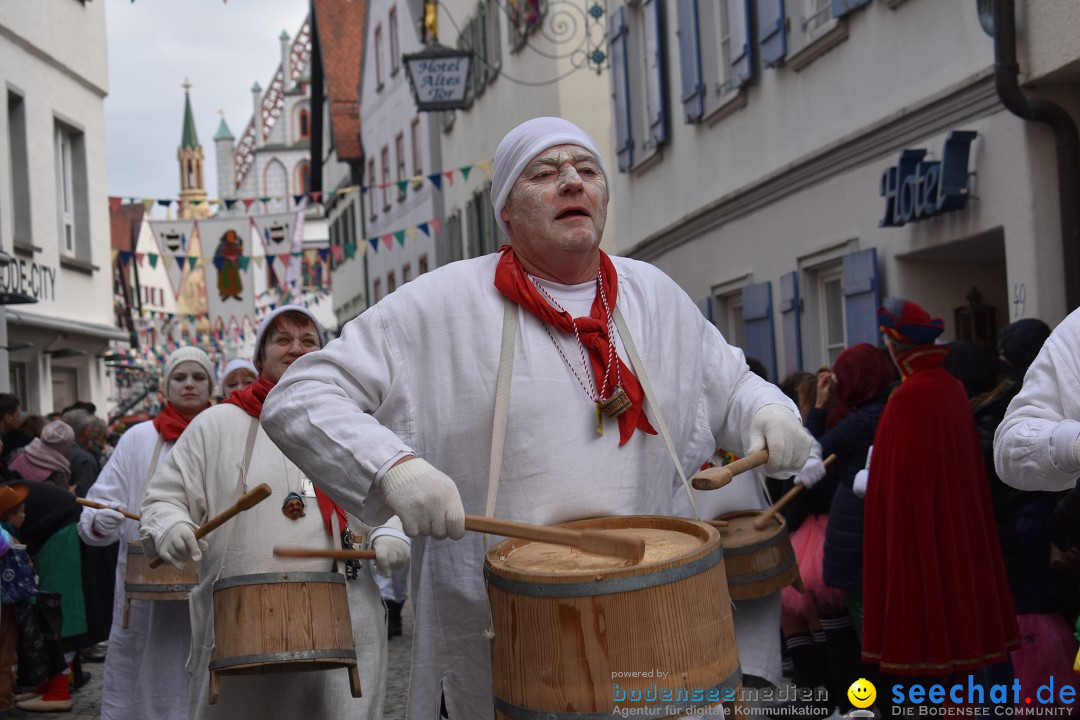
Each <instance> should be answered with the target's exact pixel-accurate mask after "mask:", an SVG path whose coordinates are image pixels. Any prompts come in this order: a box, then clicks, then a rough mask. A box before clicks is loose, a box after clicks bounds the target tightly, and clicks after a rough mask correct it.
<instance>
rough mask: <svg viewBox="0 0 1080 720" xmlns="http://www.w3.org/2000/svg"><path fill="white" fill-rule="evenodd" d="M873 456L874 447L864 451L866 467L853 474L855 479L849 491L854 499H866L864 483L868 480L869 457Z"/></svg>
mask: <svg viewBox="0 0 1080 720" xmlns="http://www.w3.org/2000/svg"><path fill="white" fill-rule="evenodd" d="M873 454H874V446H873V445H871V446H870V449H869V450H867V451H866V467H864V468H863V469H862V470H860V471H859V472H857V473H855V479H854V480H852V481H851V491H852V492H853V493H855V497H861V498H864V497H866V482H867V481H868V480H869V479H870V456H871V455H873Z"/></svg>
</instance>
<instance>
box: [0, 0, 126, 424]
mask: <svg viewBox="0 0 1080 720" xmlns="http://www.w3.org/2000/svg"><path fill="white" fill-rule="evenodd" d="M105 42H106V41H105V9H104V5H103V3H100V2H97V3H95V2H75V1H73V0H45V1H44V2H40V3H22V2H16V1H15V0H4V1H3V2H2V3H0V84H2V85H3V87H4V90H5V93H6V99H7V103H6V111H5V112H4V113H2V114H0V138H2V142H0V250H3V252H4V253H5V256H4V257H3V258H2V259H3V260H4V261H5V263H4V264H3V266H2V267H0V291H2V292H3V293H4V298H5V301H6V302H7V303H9V304H7V305H6V306H5V307H3V308H0V346H2V349H0V390H3V391H8V392H13V393H15V394H17V395H18V396H19V397H20V398H21V400H22V406H23V409H24V410H27V411H30V412H34V413H41V414H46V413H49V412H53V411H55V410H59V409H62V408H63V407H65V406H67V405H69V404H71V403H73V402H75V401H76V400H85V401H90V402H93V403H95V404H96V405H97V406H98V408H99V412H101V413H104V412H107V411H108V409H109V400H108V395H109V388H108V384H107V377H106V372H105V366H104V363H103V361H102V359H101V358H102V356H103V355H104V354H105V352H106V351H107V350H108V346H109V341H110V340H127V339H128V335H127V334H126V333H124V332H122V331H121V330H119V329H117V328H116V327H115V325H114V315H113V296H112V294H113V292H112V263H111V253H110V242H109V205H108V190H107V180H106V155H105V113H104V100H105V96H106V94H107V93H108V72H107V65H106V44H105ZM20 296H21V299H22V300H23V301H26V300H30V299H32V300H33V301H34V302H33V304H11V303H14V302H17V301H18V300H19V299H20Z"/></svg>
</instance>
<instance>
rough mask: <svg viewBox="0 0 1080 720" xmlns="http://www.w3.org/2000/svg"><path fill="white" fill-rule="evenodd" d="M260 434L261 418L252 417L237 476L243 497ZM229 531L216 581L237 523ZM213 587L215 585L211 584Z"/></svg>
mask: <svg viewBox="0 0 1080 720" xmlns="http://www.w3.org/2000/svg"><path fill="white" fill-rule="evenodd" d="M258 434H259V418H257V417H252V418H251V424H250V425H248V435H247V443H246V444H245V445H244V462H243V464H242V465H240V474H239V476H238V477H237V485H239V488H238V492H237V497H238V498H239V497H243V496H244V494H245V493H246V492H247V491H248V486H247V485H248V483H247V474H248V468H249V467H251V453H252V451H253V450H254V449H255V436H256V435H258ZM228 525H229V533H228V535H227V536H226V538H225V548H224V550H223V552H222V553H221V564H220V565H218V569H217V572H216V573H215V574H214V581H215V582H217V580H218V579H219V578H221V571H222V570H224V569H225V559H226V558H227V557H228V556H229V546H231V545H232V538H233V531H234V530H235V529H236V523H235V522H230V523H228ZM211 587H213V586H211Z"/></svg>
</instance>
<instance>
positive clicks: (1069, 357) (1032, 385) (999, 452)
mask: <svg viewBox="0 0 1080 720" xmlns="http://www.w3.org/2000/svg"><path fill="white" fill-rule="evenodd" d="M1078 346H1080V310H1076V311H1073V312H1072V314H1070V315H1069V316H1068V317H1067V318H1065V320H1064V321H1063V322H1062V323H1061V324H1060V325H1058V327H1057V328H1056V329H1055V330H1054V332H1053V333H1051V335H1050V337H1049V338H1048V339H1047V341H1046V344H1044V345H1043V348H1042V350H1041V351H1040V352H1039V355H1038V357H1036V358H1035V361H1034V362H1033V363H1032V364H1031V368H1029V369H1028V372H1027V375H1026V376H1025V377H1024V386H1023V388H1022V389H1021V390H1020V392H1019V394H1017V396H1016V397H1015V398H1013V400H1012V402H1011V403H1009V409H1008V410H1007V411H1006V413H1005V418H1004V419H1003V420H1002V421H1001V424H1000V425H999V426H998V428H997V431H996V432H995V433H994V465H995V467H996V468H997V472H998V476H1000V477H1001V479H1002V480H1003V481H1004V482H1005V483H1006V484H1008V485H1011V486H1013V487H1015V488H1018V489H1020V490H1051V491H1053V490H1069V489H1071V488H1072V487H1073V486H1074V485H1075V484H1076V479H1077V477H1080V463H1077V461H1076V458H1075V457H1074V456H1073V445H1074V444H1075V442H1076V439H1077V437H1078V436H1080V422H1078V420H1080V357H1078V355H1077V348H1078Z"/></svg>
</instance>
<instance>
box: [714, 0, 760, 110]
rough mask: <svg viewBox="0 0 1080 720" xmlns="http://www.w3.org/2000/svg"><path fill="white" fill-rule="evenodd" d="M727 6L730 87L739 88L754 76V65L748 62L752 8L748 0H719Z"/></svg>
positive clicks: (749, 58)
mask: <svg viewBox="0 0 1080 720" xmlns="http://www.w3.org/2000/svg"><path fill="white" fill-rule="evenodd" d="M720 1H721V2H727V4H728V28H729V31H730V33H731V47H730V48H729V54H730V56H731V57H730V61H731V85H732V87H734V88H740V87H742V86H743V85H745V84H746V83H747V82H749V80H750V78H751V77H753V74H754V65H753V63H752V62H750V60H751V57H750V46H751V43H750V37H751V35H750V14H751V13H752V12H753V7H752V6H751V4H750V0H720Z"/></svg>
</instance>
